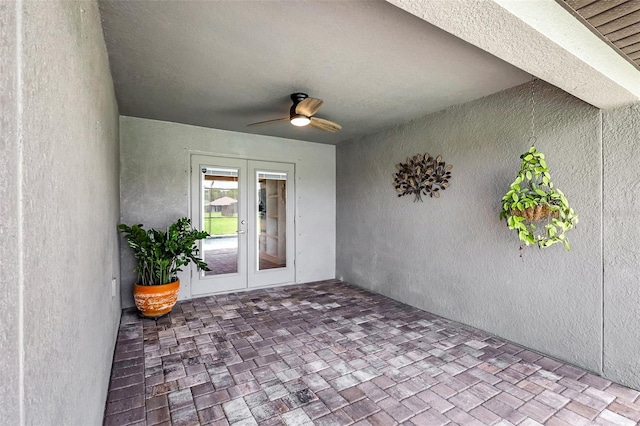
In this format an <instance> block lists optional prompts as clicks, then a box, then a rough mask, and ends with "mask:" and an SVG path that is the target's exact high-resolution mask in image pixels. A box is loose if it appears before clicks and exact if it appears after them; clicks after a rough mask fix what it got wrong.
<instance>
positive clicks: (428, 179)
mask: <svg viewBox="0 0 640 426" xmlns="http://www.w3.org/2000/svg"><path fill="white" fill-rule="evenodd" d="M396 168H397V169H398V171H397V172H396V173H394V174H393V186H394V187H395V188H396V191H398V197H402V196H405V195H410V194H413V195H415V199H414V200H413V201H414V202H415V201H418V200H420V201H422V195H428V196H429V197H435V198H439V197H440V191H444V190H445V189H447V188H448V187H449V179H451V169H452V168H453V166H452V165H451V164H449V165H447V164H445V162H444V161H442V156H441V155H438V156H437V157H436V158H433V157H432V156H430V155H429V153H425V154H424V155H422V154H417V155H414V156H413V157H407V162H406V163H398V164H396Z"/></svg>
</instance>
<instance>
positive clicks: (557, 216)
mask: <svg viewBox="0 0 640 426" xmlns="http://www.w3.org/2000/svg"><path fill="white" fill-rule="evenodd" d="M520 158H521V159H522V166H520V172H519V173H518V176H516V179H515V180H514V181H513V183H512V184H511V186H510V187H509V191H508V192H507V193H506V194H505V196H504V197H502V212H501V213H500V218H501V219H506V220H507V226H508V227H509V229H513V230H515V231H517V232H518V238H520V241H522V242H523V243H525V244H526V245H527V246H529V245H532V244H537V245H538V247H540V248H543V247H549V246H551V245H553V244H555V243H562V244H564V247H565V248H566V249H567V250H571V245H570V244H569V240H568V239H567V237H566V233H567V232H568V231H569V230H570V229H572V228H573V227H575V225H576V224H577V223H578V215H577V214H576V213H575V212H574V211H573V209H572V208H571V207H570V206H569V202H568V201H567V198H566V197H565V196H564V194H563V193H562V191H560V190H559V189H557V188H554V186H553V183H552V182H551V175H550V174H549V169H548V168H547V162H546V161H545V159H544V154H543V153H541V152H538V150H537V149H536V148H535V146H532V147H531V149H529V151H527V152H525V153H524V154H522V155H521V156H520Z"/></svg>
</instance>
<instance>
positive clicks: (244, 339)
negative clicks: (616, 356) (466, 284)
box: [105, 281, 640, 426]
mask: <svg viewBox="0 0 640 426" xmlns="http://www.w3.org/2000/svg"><path fill="white" fill-rule="evenodd" d="M638 396H639V393H638V392H637V391H635V390H632V389H628V388H625V387H622V386H620V385H617V384H614V383H611V382H610V381H609V380H606V379H603V378H601V377H598V376H595V375H593V374H590V373H587V372H585V371H583V370H581V369H579V368H576V367H573V366H571V365H568V364H563V363H561V362H558V361H556V360H553V359H550V358H547V357H543V356H541V355H539V354H537V353H534V352H532V351H529V350H527V349H525V348H522V347H519V346H516V345H514V344H511V343H509V342H506V341H504V340H501V339H498V338H496V337H494V336H491V335H488V334H486V333H484V332H481V331H479V330H476V329H473V328H471V327H466V326H463V325H461V324H458V323H455V322H452V321H448V320H445V319H443V318H440V317H437V316H435V315H432V314H429V313H427V312H424V311H421V310H419V309H415V308H412V307H409V306H407V305H404V304H401V303H399V302H396V301H393V300H391V299H388V298H386V297H383V296H380V295H376V294H372V293H369V292H367V291H365V290H362V289H360V288H357V287H354V286H351V285H348V284H344V283H341V282H339V281H326V282H320V283H314V284H308V285H298V286H291V287H281V288H276V289H269V290H257V291H250V292H245V293H235V294H228V295H221V296H214V297H207V298H202V299H196V300H190V301H186V302H181V303H179V304H178V305H176V307H175V308H174V310H173V312H172V313H171V314H169V315H168V316H165V317H163V318H160V319H158V320H156V321H154V320H148V319H144V320H143V319H140V318H139V317H138V315H137V314H136V313H135V312H134V311H126V312H125V313H124V314H123V317H122V323H121V326H120V333H119V336H118V343H117V346H116V354H115V359H114V364H113V371H112V379H111V387H110V391H109V395H108V401H107V407H106V411H105V425H108V426H111V425H129V424H134V425H159V424H162V425H171V424H172V425H198V424H203V425H204V424H211V425H226V424H232V425H255V424H260V425H282V424H285V425H311V424H317V425H351V424H356V425H393V424H404V425H409V426H411V425H417V426H423V425H445V424H452V425H454V424H460V425H481V424H501V425H511V424H514V425H515V424H518V425H537V424H547V425H567V424H569V425H583V424H584V425H587V424H594V423H595V424H620V425H627V424H628V425H635V424H636V422H637V421H639V420H640V400H639V398H638Z"/></svg>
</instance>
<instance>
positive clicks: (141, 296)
mask: <svg viewBox="0 0 640 426" xmlns="http://www.w3.org/2000/svg"><path fill="white" fill-rule="evenodd" d="M179 289H180V280H176V281H174V282H172V283H169V284H162V285H138V284H134V285H133V299H134V300H135V302H136V307H137V308H138V310H139V311H140V312H141V313H142V315H143V316H145V317H159V316H162V315H164V314H168V313H169V312H171V309H173V305H175V304H176V301H177V300H178V290H179Z"/></svg>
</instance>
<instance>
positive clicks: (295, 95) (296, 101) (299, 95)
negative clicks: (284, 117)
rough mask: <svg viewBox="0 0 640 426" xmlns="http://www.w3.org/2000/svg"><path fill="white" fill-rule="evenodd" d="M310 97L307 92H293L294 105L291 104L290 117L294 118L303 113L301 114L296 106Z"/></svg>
mask: <svg viewBox="0 0 640 426" xmlns="http://www.w3.org/2000/svg"><path fill="white" fill-rule="evenodd" d="M308 97H309V95H307V94H306V93H292V94H291V100H292V101H293V105H291V109H290V110H289V117H290V118H294V117H295V116H300V115H302V114H299V113H297V112H296V107H297V106H298V104H299V103H300V102H302V101H303V100H305V99H307V98H308ZM305 117H306V116H305ZM307 118H308V117H307Z"/></svg>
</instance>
